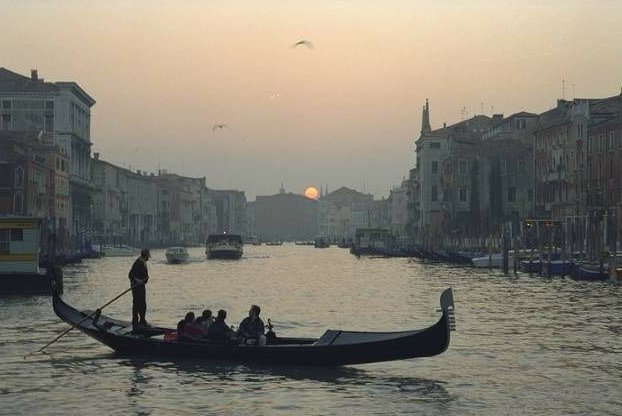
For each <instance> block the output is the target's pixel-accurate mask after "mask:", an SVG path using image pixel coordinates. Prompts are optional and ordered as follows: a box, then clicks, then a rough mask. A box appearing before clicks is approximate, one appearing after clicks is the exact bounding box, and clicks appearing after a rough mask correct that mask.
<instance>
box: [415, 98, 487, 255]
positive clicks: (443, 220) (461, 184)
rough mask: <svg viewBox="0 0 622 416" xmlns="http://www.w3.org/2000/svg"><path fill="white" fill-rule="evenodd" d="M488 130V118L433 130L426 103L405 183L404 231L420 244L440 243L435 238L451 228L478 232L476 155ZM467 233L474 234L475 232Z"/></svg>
mask: <svg viewBox="0 0 622 416" xmlns="http://www.w3.org/2000/svg"><path fill="white" fill-rule="evenodd" d="M490 126H491V119H490V117H487V116H483V115H477V116H474V117H472V118H470V119H467V120H463V121H461V122H459V123H456V124H454V125H451V126H447V125H446V123H445V124H443V127H442V128H439V129H436V130H432V128H431V125H430V106H429V102H428V101H427V100H426V104H425V106H424V107H423V115H422V121H421V132H420V135H419V138H418V139H417V140H416V142H415V153H416V166H415V168H414V169H413V170H412V171H411V179H410V180H411V192H412V193H413V194H414V195H413V196H412V209H411V214H410V219H409V222H410V223H411V226H410V227H409V228H410V230H411V232H412V236H413V237H414V238H415V240H416V241H418V242H419V243H422V244H425V245H434V244H438V243H440V240H439V238H438V237H439V235H441V234H443V233H444V232H446V231H447V230H448V229H450V228H453V225H455V224H467V225H471V226H475V227H478V226H479V224H480V218H479V215H480V211H481V206H480V200H481V195H480V188H481V186H480V181H481V177H480V175H479V158H478V152H477V149H478V145H479V142H480V141H481V137H482V134H483V133H484V132H485V131H487V130H488V129H489V128H490ZM450 231H451V230H450ZM469 231H470V232H471V233H477V232H479V229H475V230H469Z"/></svg>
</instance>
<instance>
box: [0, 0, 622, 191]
mask: <svg viewBox="0 0 622 416" xmlns="http://www.w3.org/2000/svg"><path fill="white" fill-rule="evenodd" d="M620 22H622V2H617V1H593V2H584V1H573V0H570V1H561V0H559V1H553V0H545V1H529V0H527V1H507V2H505V1H477V0H474V1H448V0H446V1H443V0H440V1H432V0H430V1H405V0H404V1H398V0H387V1H380V0H377V1H376V0H367V1H355V0H351V1H347V0H338V1H326V0H319V1H313V2H309V1H295V0H293V1H285V0H283V1H276V0H275V1H251V0H237V1H236V0H232V1H225V0H214V1H198V0H196V1H194V0H191V1H183V2H178V1H163V0H161V1H146V0H143V1H120V0H112V1H100V2H90V1H89V2H82V1H54V0H50V1H45V2H42V1H12V0H8V1H3V2H0V25H1V27H2V28H3V30H2V36H0V66H2V67H5V68H7V69H9V70H12V71H15V72H18V73H21V74H23V75H29V74H30V69H35V68H36V69H38V72H39V76H40V77H43V78H45V79H46V80H47V81H75V82H77V83H78V84H80V86H81V87H82V88H83V89H85V90H86V91H87V92H88V93H89V94H90V95H91V96H92V97H93V98H94V99H95V100H96V101H97V103H96V104H95V106H94V107H93V108H92V140H93V151H94V152H100V154H101V158H102V159H104V160H106V161H109V162H111V163H113V164H117V165H119V166H124V167H130V166H131V168H132V169H141V170H143V171H147V172H157V170H158V169H167V170H169V171H171V172H176V173H179V174H182V175H186V176H196V177H202V176H205V177H206V181H207V185H208V186H209V187H211V188H215V189H239V190H244V191H246V195H247V199H248V200H254V199H255V196H256V195H271V194H275V193H277V192H278V190H279V188H280V186H281V183H283V185H284V187H285V190H286V191H288V192H294V193H299V194H302V193H303V192H304V191H305V188H307V187H308V186H309V184H314V186H316V187H317V188H319V187H326V186H328V189H329V191H331V190H335V189H336V188H338V187H341V186H346V187H350V188H353V189H357V190H359V191H364V192H369V193H373V194H374V195H375V196H376V198H380V197H386V196H388V193H389V190H390V189H391V187H393V186H397V185H399V184H400V182H401V180H402V178H404V177H406V176H407V175H408V170H409V169H410V168H412V167H413V166H414V162H415V156H414V140H415V139H416V138H417V137H418V134H419V129H420V123H421V107H422V106H423V105H424V103H425V99H426V98H429V99H430V107H431V123H432V127H433V128H436V127H440V126H442V124H443V122H447V123H448V124H452V123H455V122H458V121H461V120H462V119H463V118H464V117H465V116H466V115H467V114H468V116H473V115H476V114H486V115H491V114H492V113H493V112H494V113H503V114H505V115H510V114H512V113H515V112H518V111H523V110H524V111H530V112H536V113H538V112H542V111H544V110H546V109H548V108H550V107H552V106H553V105H554V104H555V102H556V100H557V99H558V98H561V96H562V94H563V95H564V96H565V98H573V97H605V96H611V95H615V94H618V93H620V87H621V85H622V42H620V39H622V24H620ZM300 39H307V40H309V41H311V42H313V45H314V48H313V49H309V48H305V47H296V48H292V45H293V44H294V43H295V42H296V41H298V40H300ZM562 79H564V80H565V88H564V90H563V91H562ZM215 124H226V125H227V128H222V129H217V130H213V129H212V126H214V125H215Z"/></svg>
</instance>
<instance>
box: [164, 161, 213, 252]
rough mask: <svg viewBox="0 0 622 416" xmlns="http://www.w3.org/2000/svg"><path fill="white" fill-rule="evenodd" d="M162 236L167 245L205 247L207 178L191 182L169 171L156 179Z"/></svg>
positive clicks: (207, 217)
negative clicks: (201, 245)
mask: <svg viewBox="0 0 622 416" xmlns="http://www.w3.org/2000/svg"><path fill="white" fill-rule="evenodd" d="M157 184H158V196H159V209H160V211H159V216H158V218H159V219H160V221H161V223H160V226H161V229H162V231H163V233H162V235H163V236H166V237H167V240H168V241H162V242H166V243H168V244H174V245H177V244H182V245H183V244H195V245H196V244H203V243H205V241H206V240H207V236H208V234H209V231H210V230H209V224H210V221H209V220H210V210H209V207H210V204H209V193H208V192H207V190H206V187H205V178H204V177H203V178H189V177H185V176H180V175H177V174H173V173H168V172H166V171H160V172H159V175H158V176H157Z"/></svg>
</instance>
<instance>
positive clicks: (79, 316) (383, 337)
mask: <svg viewBox="0 0 622 416" xmlns="http://www.w3.org/2000/svg"><path fill="white" fill-rule="evenodd" d="M440 304H441V309H440V311H439V312H441V313H442V314H441V317H440V318H439V319H438V321H437V322H436V323H434V324H432V325H430V326H428V327H427V328H424V329H414V330H408V331H400V332H359V331H342V330H327V331H326V332H324V334H323V335H322V336H320V337H319V338H291V337H280V336H274V337H269V338H268V342H267V343H266V344H265V345H257V344H255V345H248V344H246V343H238V342H235V343H232V342H215V341H210V340H201V341H187V340H178V339H176V338H175V337H170V336H168V335H170V334H172V333H173V332H174V330H173V329H172V328H163V327H146V328H145V329H139V330H134V329H133V328H132V324H131V323H130V322H126V321H120V320H117V319H114V318H111V317H108V316H105V315H102V314H101V311H100V310H96V311H89V310H87V311H79V310H77V309H75V308H74V307H72V306H70V305H69V304H67V303H65V301H63V299H62V298H61V297H60V295H58V294H56V293H55V294H54V295H53V307H54V312H55V313H56V315H58V317H59V318H60V319H62V320H63V321H65V322H67V323H68V324H69V325H72V326H73V327H74V328H76V329H78V330H80V331H82V332H83V333H85V334H86V335H88V336H90V337H92V338H94V339H96V340H97V341H99V342H101V343H102V344H104V345H106V346H108V347H110V348H111V349H113V350H114V351H116V352H117V353H120V354H124V355H144V356H152V357H157V358H158V359H164V360H179V359H184V358H194V359H203V360H225V361H229V360H232V361H236V362H248V363H265V364H271V365H272V364H274V365H309V366H341V365H349V364H362V363H372V362H380V361H391V360H402V359H409V358H418V357H431V356H435V355H438V354H441V353H443V352H444V351H445V350H446V349H447V348H448V346H449V340H450V332H451V331H452V330H455V318H454V301H453V294H452V290H451V288H449V289H446V290H444V291H443V293H442V294H441V297H440Z"/></svg>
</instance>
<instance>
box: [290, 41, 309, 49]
mask: <svg viewBox="0 0 622 416" xmlns="http://www.w3.org/2000/svg"><path fill="white" fill-rule="evenodd" d="M299 46H306V47H307V48H309V49H313V44H312V43H311V42H309V41H308V40H304V39H303V40H299V41H298V42H296V43H294V44H293V45H292V48H297V47H299Z"/></svg>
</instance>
